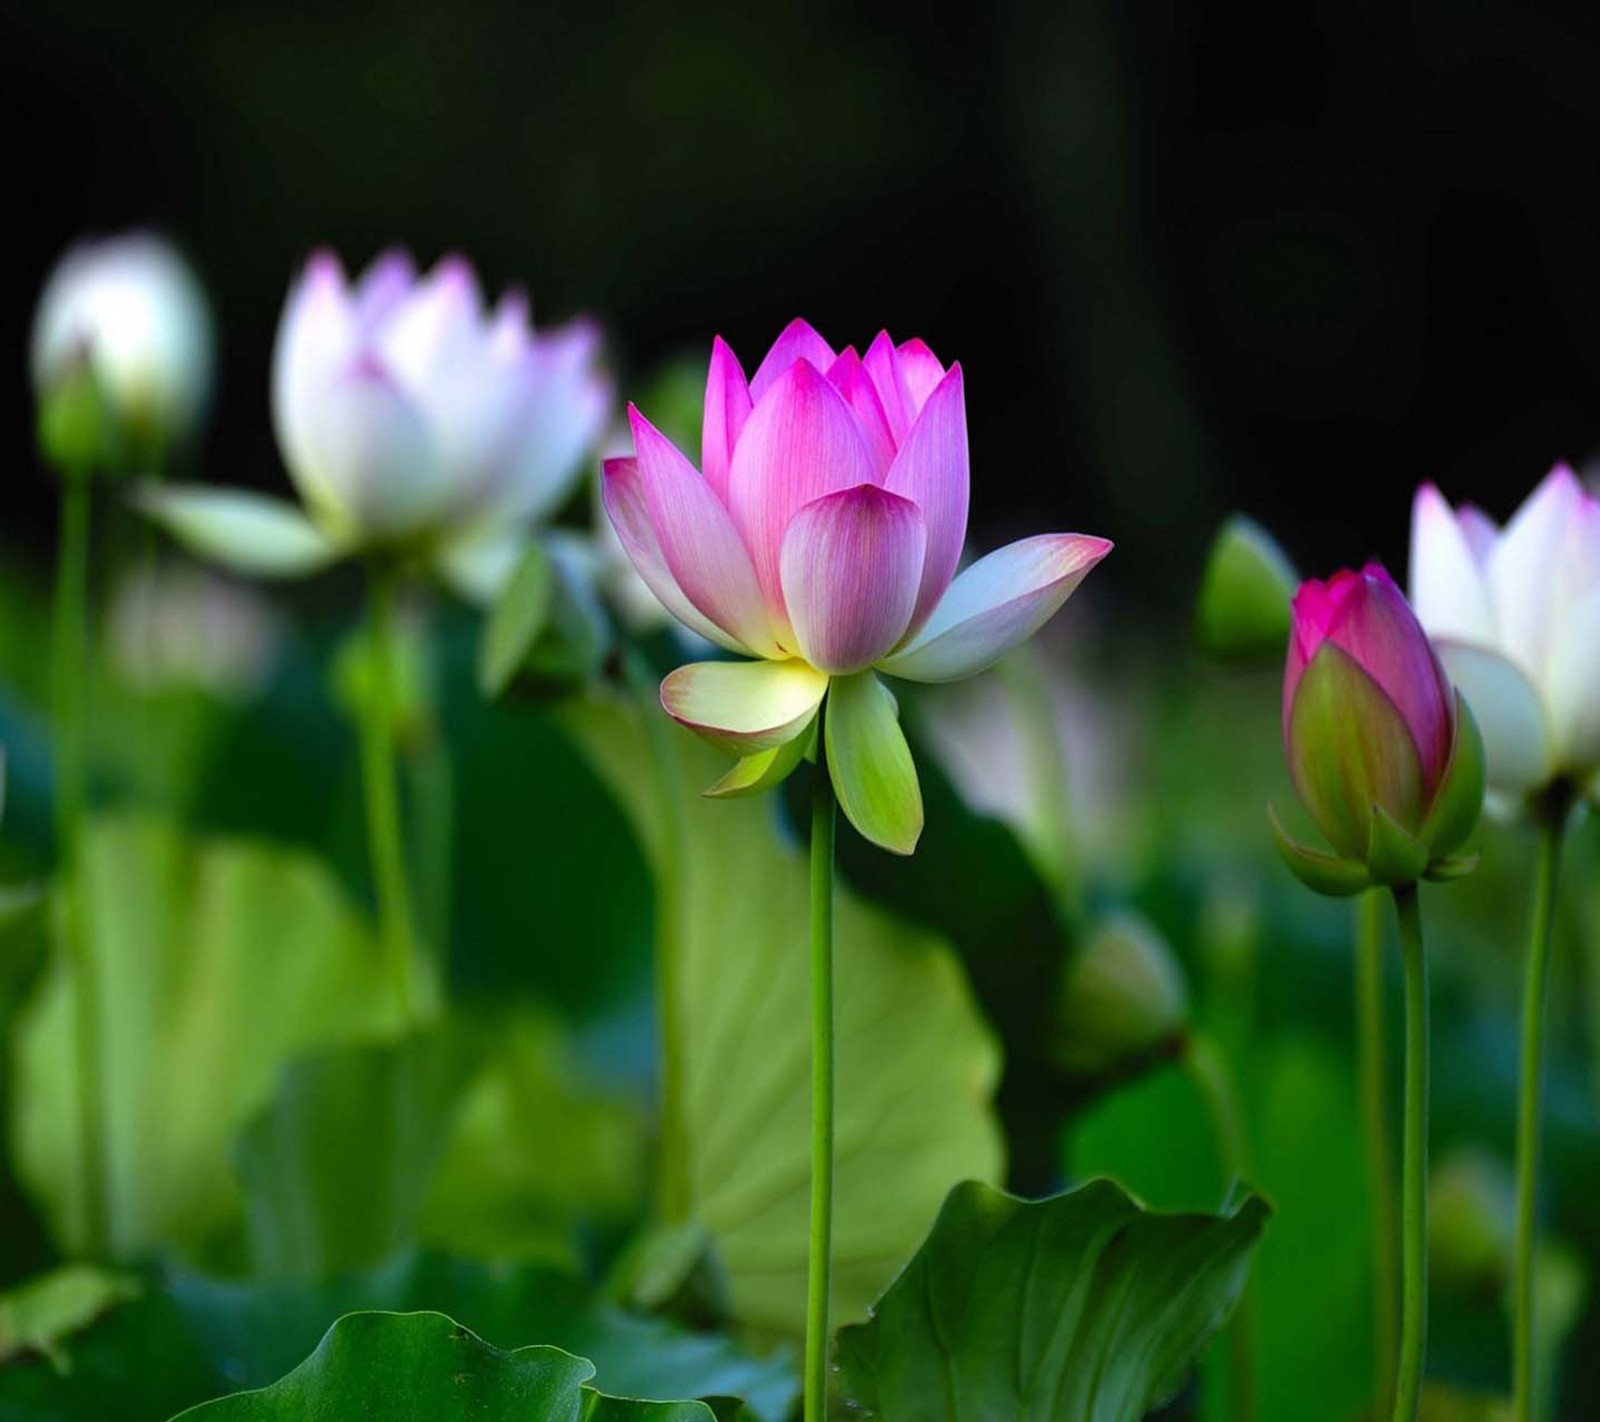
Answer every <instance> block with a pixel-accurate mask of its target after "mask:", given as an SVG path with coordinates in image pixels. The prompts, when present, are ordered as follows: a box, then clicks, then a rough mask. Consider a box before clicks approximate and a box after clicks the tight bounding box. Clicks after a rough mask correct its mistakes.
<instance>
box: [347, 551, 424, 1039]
mask: <svg viewBox="0 0 1600 1422" xmlns="http://www.w3.org/2000/svg"><path fill="white" fill-rule="evenodd" d="M395 594H396V578H395V574H394V571H393V570H392V569H390V568H386V567H379V566H374V567H373V569H372V571H371V574H370V582H369V587H368V612H367V616H368V624H367V659H368V660H367V669H368V677H369V683H368V686H367V695H366V697H365V700H364V704H363V707H362V718H361V764H362V784H363V788H364V790H365V793H366V802H367V840H368V850H369V852H370V854H371V856H372V878H373V885H374V888H375V890H376V893H377V899H378V932H379V937H380V940H381V942H382V944H383V952H384V957H385V960H386V961H387V963H388V967H389V971H390V973H391V974H392V976H393V981H394V990H395V995H396V1000H397V1001H398V1003H399V1005H400V1009H401V1011H402V1012H403V1013H404V1014H405V1016H406V1018H407V1019H408V1020H411V1019H415V1018H416V1017H417V1016H418V1015H419V1013H420V1011H421V1003H420V992H419V984H418V982H417V948H416V932H415V928H414V926H413V925H414V922H415V920H414V919H413V917H412V908H411V889H410V885H409V883H408V881H407V877H406V854H405V838H404V835H403V834H402V831H401V827H400V795H399V788H398V784H397V771H396V766H395V743H394V720H395V692H394V675H395V673H394V663H395Z"/></svg>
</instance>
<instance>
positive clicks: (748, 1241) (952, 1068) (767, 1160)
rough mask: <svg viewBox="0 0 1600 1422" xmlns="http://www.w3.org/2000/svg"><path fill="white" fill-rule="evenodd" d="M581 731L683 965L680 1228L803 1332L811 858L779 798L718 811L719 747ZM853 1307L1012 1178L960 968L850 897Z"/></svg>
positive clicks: (845, 1049)
mask: <svg viewBox="0 0 1600 1422" xmlns="http://www.w3.org/2000/svg"><path fill="white" fill-rule="evenodd" d="M565 718H566V724H567V726H568V728H569V730H570V731H571V733H572V734H573V736H574V737H575V738H576V740H577V741H578V743H579V744H580V745H581V746H582V747H583V748H584V750H585V751H586V752H587V753H588V754H589V755H590V757H591V758H592V760H593V761H594V763H595V764H596V766H597V767H598V768H599V770H600V772H601V774H602V776H603V778H605V779H606V780H607V781H608V782H609V783H610V784H611V786H612V789H613V792H614V793H615V794H616V796H617V798H618V800H619V801H620V802H621V803H622V804H623V805H624V806H625V807H626V808H627V810H628V811H629V813H630V814H631V815H632V816H633V819H634V823H635V826H636V832H637V834H638V837H639V839H640V841H641V843H643V844H644V845H645V847H646V850H647V854H648V856H649V858H650V860H651V862H652V865H653V868H654V872H655V876H656V881H657V885H658V896H657V903H658V910H659V913H660V924H659V929H658V934H657V946H658V951H660V952H663V953H666V954H668V955H669V956H668V966H669V969H670V971H669V973H668V975H667V983H666V988H667V1000H666V1002H665V1011H666V1014H667V1020H666V1022H665V1024H664V1029H663V1035H664V1038H665V1042H666V1044H667V1051H668V1053H669V1059H668V1061H667V1063H666V1067H665V1071H664V1078H665V1080H666V1082H667V1083H668V1099H667V1103H666V1106H665V1119H664V1124H663V1130H664V1132H665V1136H664V1139H663V1165H662V1169H663V1172H664V1177H665V1178H664V1180H663V1183H662V1201H663V1209H664V1220H663V1223H664V1224H665V1225H666V1226H668V1227H671V1226H674V1225H681V1223H682V1222H683V1221H685V1220H691V1219H692V1220H695V1221H697V1222H698V1223H699V1224H700V1225H702V1226H703V1227H704V1228H705V1230H706V1232H707V1234H708V1235H709V1237H710V1239H711V1242H712V1244H713V1247H714V1249H715V1252H716V1255H717V1258H718V1261H719V1263H720V1265H721V1268H722V1270H723V1271H724V1273H725V1275H726V1279H727V1284H728V1290H729V1296H730V1298H729V1301H730V1304H731V1307H732V1309H733V1312H734V1315H735V1316H736V1317H737V1318H739V1319H741V1320H743V1321H746V1322H749V1323H752V1324H757V1325H761V1326H764V1327H766V1328H770V1329H773V1330H775V1331H779V1332H782V1333H786V1334H797V1333H799V1332H800V1331H801V1330H802V1328H803V1324H804V1317H803V1310H804V1301H805V1292H806V1291H805V1276H806V1248H807V1238H808V1205H809V1193H810V1144H809V1126H808V1122H809V1119H810V1048H811V1042H810V1026H809V1016H810V1013H809V992H808V967H807V954H806V942H807V922H808V918H807V914H808V897H807V871H806V861H805V851H804V850H803V849H802V848H800V847H799V846H797V845H795V844H794V843H793V842H792V841H791V840H789V839H788V838H787V836H786V835H785V834H783V833H782V832H781V830H780V826H779V820H778V816H777V814H776V810H777V806H776V805H775V804H774V803H773V802H772V801H771V800H770V799H764V798H747V799H734V800H707V799H705V798H703V797H702V795H701V794H700V790H701V787H702V786H704V785H705V784H706V783H707V782H708V781H710V780H712V779H714V778H715V776H716V774H717V773H718V770H719V769H720V768H721V766H722V762H721V760H720V757H719V756H718V755H717V753H716V752H715V751H714V750H711V749H709V748H706V747H704V746H702V745H701V744H700V743H699V742H698V741H697V740H696V739H694V738H693V737H692V736H691V735H690V734H689V733H688V732H686V731H683V730H680V729H679V728H677V727H676V726H674V725H672V723H671V722H670V721H668V720H666V719H665V718H664V717H662V715H661V713H660V712H659V711H658V710H657V709H655V707H653V706H649V707H647V708H641V707H639V706H637V705H625V704H623V703H620V702H616V701H600V700H597V699H596V700H591V701H588V702H586V703H583V704H580V705H574V706H573V707H571V708H569V709H568V710H567V712H566V713H565ZM835 913H836V952H837V960H838V962H837V999H836V1000H837V1050H838V1091H839V1094H838V1103H839V1106H838V1110H839V1114H838V1121H837V1141H838V1146H837V1154H838V1177H837V1187H836V1201H835V1203H836V1218H835V1227H834V1259H835V1265H834V1308H835V1315H836V1317H837V1318H838V1319H839V1320H840V1321H841V1322H848V1321H850V1320H851V1319H855V1318H860V1317H861V1316H862V1315H864V1314H865V1312H866V1309H867V1306H868V1305H869V1304H870V1303H871V1302H872V1300H873V1299H874V1298H876V1297H877V1295H878V1294H879V1293H880V1292H881V1291H882V1290H883V1288H884V1286H885V1285H886V1284H887V1283H888V1282H889V1280H890V1278H891V1277H892V1276H893V1273H894V1270H895V1269H896V1268H897V1267H898V1265H899V1264H900V1263H901V1262H902V1261H904V1260H905V1259H907V1258H908V1257H910V1255H911V1254H912V1252H913V1251H914V1250H915V1249H916V1247H917V1244H918V1243H919V1242H920V1240H921V1239H922V1238H923V1236H924V1235H925V1234H926V1232H927V1229H928V1226H929V1224H930V1223H931V1222H932V1220H933V1218H934V1216H935V1215H936V1214H937V1213H938V1210H939V1205H940V1202H941V1201H942V1200H943V1199H944V1196H945V1194H946V1192H947V1191H948V1190H949V1189H950V1187H951V1186H952V1185H953V1184H954V1183H955V1182H956V1181H958V1180H960V1179H962V1178H963V1177H968V1176H977V1177H980V1178H984V1179H995V1178H997V1177H998V1175H999V1173H1000V1170H1001V1142H1000V1135H999V1131H998V1129H997V1127H996V1123H995V1120H994V1117H993V1115H992V1112H991V1109H990V1101H991V1097H992V1094H993V1091H994V1087H995V1082H996V1078H997V1076H998V1070H999V1055H998V1052H997V1050H996V1046H995V1043H994V1040H993V1038H992V1036H991V1035H990V1032H989V1030H988V1028H987V1026H986V1025H985V1024H984V1022H983V1020H982V1018H981V1017H980V1016H979V1014H978V1012H977V1011H976V1009H975V1008H974V1006H973V1002H972V997H971V993H970V991H969V990H968V987H967V984H966V981H965V979H964V977H963V975H962V973H961V969H960V967H959V965H958V964H957V962H956V960H955V958H954V956H953V955H952V953H951V952H950V950H949V949H948V948H947V947H946V945H945V944H944V943H943V942H942V941H941V940H940V939H938V938H937V937H935V936H934V935H932V934H930V933H927V932H922V931H918V930H915V929H912V928H910V927H908V926H907V925H905V924H904V923H902V922H900V921H898V920H897V919H895V918H893V917H891V916H890V915H888V914H887V913H884V912H882V911H881V910H878V909H875V908H872V907H869V906H868V905H867V904H865V903H863V902H862V901H861V900H860V899H859V898H857V897H856V896H855V895H854V894H852V893H850V892H848V891H847V890H844V889H843V888H841V889H840V891H839V892H838V894H837V896H836V903H835Z"/></svg>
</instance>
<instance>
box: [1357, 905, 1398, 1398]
mask: <svg viewBox="0 0 1600 1422" xmlns="http://www.w3.org/2000/svg"><path fill="white" fill-rule="evenodd" d="M1383 1019H1384V1012H1383V895H1382V894H1381V893H1379V892H1378V891H1377V890H1375V889H1374V890H1369V891H1368V892H1367V893H1365V894H1363V895H1362V896H1361V899H1360V900H1359V901H1358V903H1357V904H1356V1058H1357V1067H1358V1071H1359V1075H1360V1082H1361V1130H1362V1134H1363V1135H1364V1136H1365V1138H1366V1152H1367V1206H1368V1209H1369V1211H1370V1213H1371V1218H1372V1226H1371V1232H1372V1330H1373V1332H1372V1362H1373V1370H1374V1387H1373V1393H1372V1395H1373V1397H1375V1398H1378V1397H1387V1396H1388V1395H1389V1391H1390V1389H1391V1388H1392V1387H1393V1386H1394V1366H1395V1356H1394V1352H1395V1336H1396V1324H1397V1322H1398V1320H1397V1318H1396V1316H1395V1304H1396V1301H1397V1300H1398V1299H1399V1297H1400V1279H1399V1273H1398V1271H1399V1265H1400V1221H1399V1217H1398V1216H1397V1215H1396V1213H1395V1181H1394V1156H1393V1154H1392V1152H1391V1150H1390V1145H1389V1106H1388V1067H1387V1064H1386V1062H1385V1056H1386V1053H1385V1051H1384V1030H1383V1029H1384V1021H1383Z"/></svg>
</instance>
